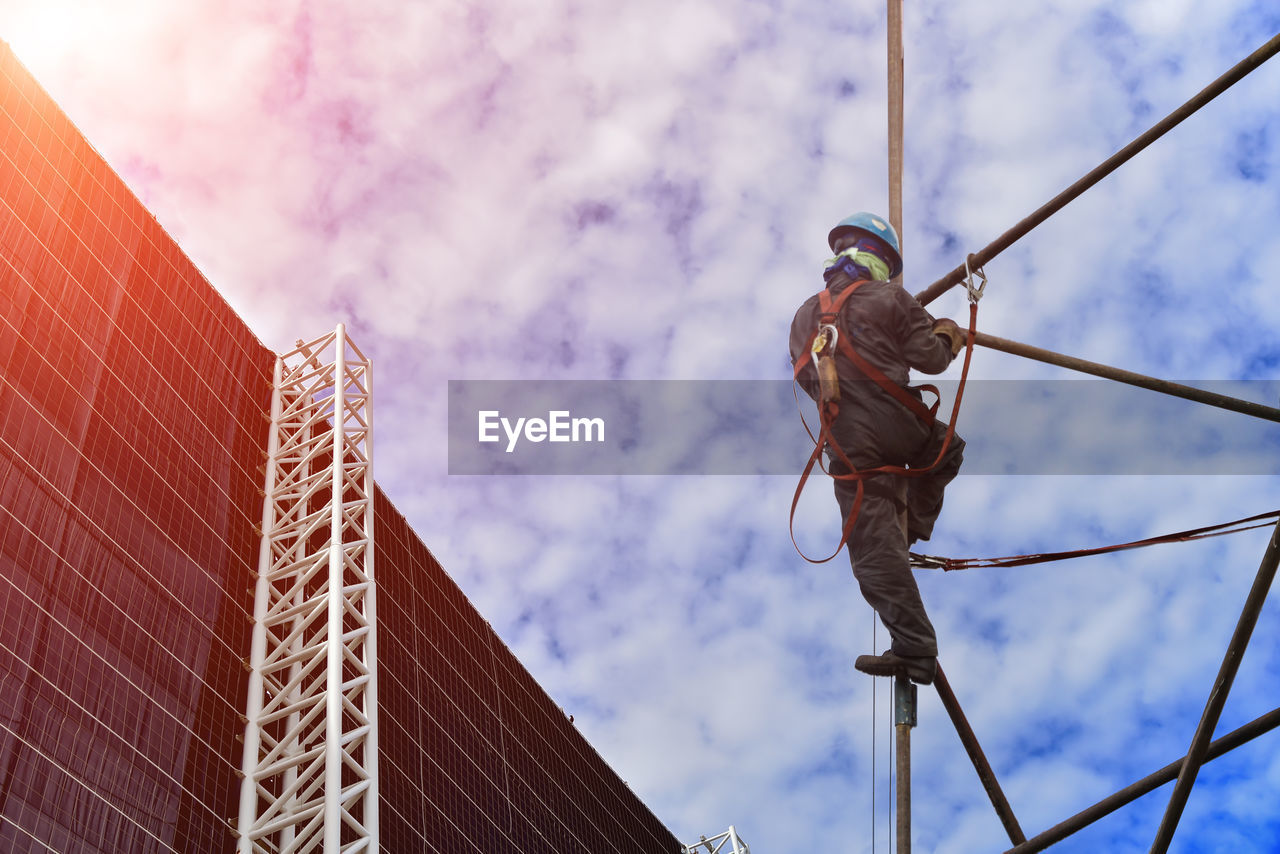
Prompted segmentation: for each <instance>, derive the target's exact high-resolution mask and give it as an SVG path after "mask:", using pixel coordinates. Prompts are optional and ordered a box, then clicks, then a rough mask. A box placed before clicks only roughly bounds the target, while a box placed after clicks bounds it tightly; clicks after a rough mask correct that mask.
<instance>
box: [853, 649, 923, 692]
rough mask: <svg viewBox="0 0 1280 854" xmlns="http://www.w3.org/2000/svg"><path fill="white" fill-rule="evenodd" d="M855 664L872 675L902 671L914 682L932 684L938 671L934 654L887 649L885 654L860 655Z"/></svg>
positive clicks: (893, 673)
mask: <svg viewBox="0 0 1280 854" xmlns="http://www.w3.org/2000/svg"><path fill="white" fill-rule="evenodd" d="M853 666H854V667H855V668H856V669H858V670H860V671H862V672H863V673H868V674H870V675H872V676H897V675H898V674H899V673H901V674H903V675H905V676H906V677H907V678H908V679H910V680H911V681H912V682H917V683H919V684H921V685H930V684H932V683H933V676H934V674H935V673H937V672H938V659H937V657H936V656H932V655H898V654H897V653H896V652H894V651H893V650H891V649H887V650H885V651H884V655H860V656H858V658H857V660H856V661H854V663H853Z"/></svg>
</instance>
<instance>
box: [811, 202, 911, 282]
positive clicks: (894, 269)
mask: <svg viewBox="0 0 1280 854" xmlns="http://www.w3.org/2000/svg"><path fill="white" fill-rule="evenodd" d="M848 231H858V232H861V233H863V234H866V235H869V236H871V237H874V238H875V239H877V240H879V241H880V242H881V243H883V244H884V245H885V246H886V247H887V248H888V249H889V250H890V252H889V258H887V259H886V260H887V261H888V262H889V276H890V277H893V276H896V275H898V274H899V273H901V272H902V244H901V243H899V242H898V232H896V231H894V230H893V226H892V225H890V224H889V222H888V220H884V219H881V218H880V217H878V216H876V215H875V214H873V213H867V212H866V211H861V212H859V213H856V214H853V215H852V216H847V217H845V218H844V219H842V220H840V222H838V223H836V227H835V228H833V229H831V233H830V234H828V235H827V245H829V246H830V247H831V251H832V252H834V251H836V238H837V237H839V236H841V235H842V234H844V233H845V232H848Z"/></svg>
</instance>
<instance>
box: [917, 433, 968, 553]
mask: <svg viewBox="0 0 1280 854" xmlns="http://www.w3.org/2000/svg"><path fill="white" fill-rule="evenodd" d="M946 433H947V429H946V426H945V425H942V424H936V425H934V430H933V433H932V435H931V436H930V441H929V444H928V447H926V448H925V452H924V453H923V454H921V455H920V456H919V457H918V458H917V459H915V460H913V461H912V465H913V466H919V467H924V466H927V465H929V464H930V463H932V462H933V461H934V460H936V459H938V452H939V451H940V450H941V449H942V443H943V440H944V439H945V437H946ZM963 461H964V439H961V438H960V437H959V436H952V437H951V443H950V444H949V445H947V451H946V453H945V454H944V455H943V457H942V459H941V460H939V461H938V465H937V466H935V467H934V468H933V469H931V470H930V472H929V473H928V474H926V475H923V476H922V477H912V478H907V535H908V537H909V538H910V541H911V542H915V541H916V540H927V539H929V537H931V536H933V525H934V523H935V522H937V521H938V514H939V513H941V512H942V498H943V493H944V491H945V490H946V488H947V484H949V483H951V481H952V480H954V479H955V476H956V475H957V474H958V473H959V471H960V464H961V462H963Z"/></svg>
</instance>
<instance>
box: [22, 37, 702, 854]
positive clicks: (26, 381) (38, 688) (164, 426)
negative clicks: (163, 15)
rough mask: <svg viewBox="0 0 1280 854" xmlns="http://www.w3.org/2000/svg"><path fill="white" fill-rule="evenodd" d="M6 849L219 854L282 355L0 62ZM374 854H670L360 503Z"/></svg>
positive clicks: (38, 92)
mask: <svg viewBox="0 0 1280 854" xmlns="http://www.w3.org/2000/svg"><path fill="white" fill-rule="evenodd" d="M0 143H2V148H0V851H3V852H6V854H7V853H8V852H27V851H32V852H46V851H58V852H63V851H77V852H98V851H101V852H112V854H115V852H123V851H128V852H152V851H159V852H164V851H179V852H192V854H196V852H199V854H204V852H212V851H226V850H230V849H231V848H232V847H233V845H234V840H233V837H232V832H231V829H230V826H229V825H228V824H227V823H226V819H228V818H230V817H232V816H234V815H236V813H237V803H238V798H239V786H240V784H239V778H238V774H237V772H238V769H239V765H240V758H241V749H242V748H241V744H240V741H239V739H238V736H239V735H240V733H241V732H242V730H243V723H242V720H241V717H240V716H241V714H242V712H243V708H244V704H245V691H246V686H247V674H246V672H245V670H244V667H243V664H242V661H243V659H244V657H246V656H247V655H248V650H249V639H250V634H251V622H250V620H251V613H252V602H251V589H252V586H253V582H252V570H253V569H254V568H256V560H257V549H258V535H257V532H256V525H257V524H259V522H260V520H261V509H262V499H261V495H260V492H259V489H260V486H261V477H262V475H261V471H260V470H259V466H260V465H261V463H262V460H263V449H264V448H265V446H266V438H267V431H268V423H267V421H266V419H265V418H264V413H265V412H266V411H267V409H268V406H269V400H270V375H271V370H272V363H273V361H274V356H273V355H272V354H271V353H270V352H268V351H267V350H266V349H265V348H264V347H263V346H262V344H261V343H260V342H258V341H257V340H256V339H255V338H254V337H253V335H252V334H251V333H250V332H249V331H248V329H247V328H246V327H245V325H244V324H243V322H242V321H241V320H240V319H239V318H237V317H236V316H235V314H234V313H233V312H232V311H231V309H230V308H229V307H228V306H227V305H226V303H225V302H224V301H223V300H222V298H221V297H220V296H219V295H218V294H217V293H216V292H214V290H213V289H212V288H211V287H210V286H209V284H208V282H206V281H205V280H204V279H203V278H202V277H201V276H200V274H199V273H198V271H196V270H195V268H194V267H193V265H192V264H191V262H190V261H189V259H187V258H186V256H185V255H183V253H182V252H181V250H180V249H179V248H178V247H177V245H176V244H175V243H174V242H173V241H172V239H171V238H169V237H168V236H167V235H166V234H165V233H164V231H163V229H162V228H161V227H160V226H159V225H158V224H157V223H156V221H155V220H154V218H152V217H151V216H150V214H148V213H147V212H146V210H145V209H144V208H143V207H142V205H141V204H140V203H139V202H138V200H137V199H136V198H135V197H134V196H133V195H132V194H131V193H130V192H129V190H128V189H127V188H126V186H125V185H124V183H123V182H122V181H121V180H120V178H119V177H118V176H117V175H115V174H114V173H113V172H112V171H111V170H110V168H109V167H108V166H107V165H106V164H105V162H103V160H102V159H101V158H100V157H99V156H98V155H97V153H96V152H94V151H93V150H92V148H91V147H90V146H89V145H88V143H87V142H86V141H85V140H84V138H83V136H82V135H81V134H80V133H79V131H77V130H76V129H75V127H74V126H73V125H72V124H71V122H70V121H69V120H68V119H67V117H66V116H65V115H64V114H63V113H62V112H61V111H60V110H59V109H58V108H57V106H56V105H55V104H54V103H53V102H52V100H51V99H50V98H49V97H48V95H47V94H46V93H45V92H44V91H43V90H42V89H41V88H40V87H39V86H38V85H37V84H36V83H35V81H34V80H33V79H32V78H31V76H30V75H29V73H28V72H27V71H26V70H25V69H24V68H22V66H21V65H20V64H19V63H18V62H17V60H16V59H15V57H14V55H13V53H12V52H11V51H10V49H9V47H8V45H7V44H4V43H3V41H0ZM375 500H376V511H375V520H376V522H375V525H376V535H375V536H376V541H377V550H378V551H377V569H376V572H377V577H378V581H379V590H380V595H379V599H378V602H379V606H378V607H379V634H378V644H379V659H380V660H379V699H380V710H379V722H380V723H379V726H380V732H379V740H380V744H379V746H380V751H379V753H380V781H379V788H380V796H381V808H380V816H379V822H380V827H381V847H382V850H383V851H386V852H390V853H391V854H401V852H404V854H408V852H415V854H416V852H432V851H434V852H438V854H469V852H479V854H504V852H513V854H514V852H519V854H573V852H584V854H585V852H590V854H610V852H619V854H621V852H626V854H674V852H677V851H679V850H680V846H679V843H677V842H676V840H675V838H674V837H673V836H672V835H671V834H670V832H669V831H667V829H666V828H665V827H663V826H662V824H661V823H660V822H659V821H658V820H657V819H656V818H655V817H654V816H653V815H652V813H650V812H649V810H648V809H647V808H646V807H645V806H644V805H643V804H642V803H641V802H640V800H639V799H638V798H637V797H636V796H635V795H634V794H633V793H632V792H631V791H630V789H628V788H627V787H626V785H625V784H624V783H623V782H622V781H621V780H620V779H619V778H618V776H617V775H616V774H615V773H614V772H613V771H612V770H611V769H610V768H609V767H608V766H607V765H606V764H605V763H604V761H603V760H602V759H601V758H600V756H599V755H598V754H597V753H596V752H595V751H594V750H593V749H592V748H591V747H590V745H588V744H587V743H586V741H585V740H584V739H583V738H582V737H581V736H580V735H579V734H578V732H577V731H576V730H575V729H574V728H573V726H572V725H571V724H570V723H569V722H568V720H567V719H566V718H565V716H564V714H563V713H562V712H561V710H560V709H559V708H558V707H557V706H556V705H555V703H554V702H552V701H551V699H550V698H549V697H547V695H546V693H545V692H544V691H543V690H542V689H541V688H540V687H539V686H538V685H537V683H535V682H534V680H533V679H532V677H531V676H530V675H529V673H528V672H527V671H526V670H525V668H524V667H523V666H522V665H521V664H520V663H519V662H518V661H517V660H516V659H515V657H514V656H513V655H512V654H511V652H510V650H508V649H507V647H506V646H505V645H504V644H503V643H502V642H501V641H500V640H499V639H498V638H497V637H496V635H495V634H494V633H493V631H492V629H491V628H490V627H489V625H488V624H487V623H485V622H484V620H483V619H482V618H481V617H480V615H479V614H478V613H477V612H476V610H475V609H474V607H472V605H471V604H470V603H469V602H468V601H467V600H466V598H465V597H464V596H463V595H462V593H461V591H460V590H459V589H458V587H457V586H456V585H455V584H454V583H453V582H452V581H451V580H450V579H449V578H448V576H447V575H445V573H444V572H443V570H442V569H441V568H440V566H439V564H438V563H436V561H435V560H434V558H432V556H431V555H430V553H429V552H428V551H427V549H426V547H425V546H424V545H423V543H422V542H421V540H420V539H419V538H418V537H417V535H416V534H414V533H413V532H412V531H411V530H410V529H409V527H408V525H407V523H406V522H405V520H404V518H403V517H402V516H401V515H400V514H399V513H398V512H396V510H395V508H394V507H392V506H391V504H390V502H389V501H387V500H386V498H385V497H384V496H383V495H382V493H381V492H380V491H379V492H377V494H376V498H375Z"/></svg>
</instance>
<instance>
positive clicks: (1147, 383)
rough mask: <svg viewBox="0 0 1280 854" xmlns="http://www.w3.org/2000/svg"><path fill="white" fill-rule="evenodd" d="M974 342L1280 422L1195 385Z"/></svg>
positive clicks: (1273, 413)
mask: <svg viewBox="0 0 1280 854" xmlns="http://www.w3.org/2000/svg"><path fill="white" fill-rule="evenodd" d="M973 341H974V343H975V344H978V345H980V346H982V347H987V348H989V349H991V350H999V351H1001V352H1002V353H1010V354H1012V355H1014V356H1022V357H1023V358H1025V359H1034V360H1035V361H1037V362H1044V363H1045V364H1049V365H1057V366H1058V367H1060V368H1067V369H1068V370H1072V371H1079V372H1081V373H1085V374H1092V375H1093V376H1095V377H1102V378H1103V379H1108V380H1115V381H1116V382H1121V383H1126V384H1128V385H1132V386H1138V387H1139V388H1145V389H1148V390H1150V391H1156V392H1160V393H1161V394H1167V395H1170V396H1172V397H1181V398H1184V399H1186V400H1193V401H1195V402H1196V403H1204V404H1208V405H1209V406H1216V407H1218V408H1219V409H1228V410H1231V411H1232V412H1239V413H1242V414H1244V415H1250V416H1253V417H1254V418H1261V419H1263V420H1265V421H1274V422H1277V423H1280V409H1276V408H1274V407H1271V406H1265V405H1263V404H1261V403H1254V402H1253V401H1249V400H1240V399H1238V398H1235V397H1228V396H1227V395H1225V394H1218V393H1216V392H1212V391H1205V390H1204V389H1199V388H1193V387H1191V386H1187V385H1181V384H1179V383H1175V382H1170V381H1168V380H1160V379H1156V378H1155V377H1149V376H1146V375H1145V374H1138V373H1134V372H1133V371H1126V370H1124V369H1123V368H1113V367H1111V366H1110V365H1103V364H1100V363H1098V362H1090V361H1088V360H1086V359H1078V358H1076V357H1075V356H1066V355H1063V354H1062V353H1055V352H1054V351H1052V350H1045V349H1043V348H1041V347H1033V346H1031V345H1030V344H1022V343H1019V342H1017V341H1010V340H1008V339H1007V338H997V337H996V336H994V335H988V334H987V333H985V332H979V333H977V334H976V335H975V336H974V339H973Z"/></svg>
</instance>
